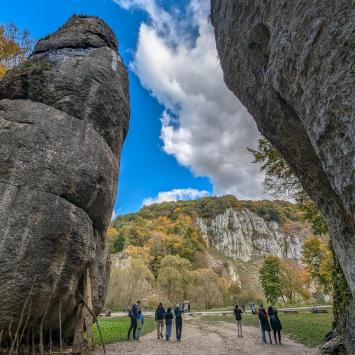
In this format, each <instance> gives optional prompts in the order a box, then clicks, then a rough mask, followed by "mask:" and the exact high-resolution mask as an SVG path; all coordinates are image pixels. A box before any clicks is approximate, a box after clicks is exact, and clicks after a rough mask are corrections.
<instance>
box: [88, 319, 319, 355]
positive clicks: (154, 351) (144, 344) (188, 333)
mask: <svg viewBox="0 0 355 355" xmlns="http://www.w3.org/2000/svg"><path fill="white" fill-rule="evenodd" d="M174 331H175V329H173V333H172V334H174ZM243 335H244V337H243V338H238V337H237V334H236V326H235V325H234V324H233V323H227V322H217V323H216V324H214V325H212V324H211V323H208V322H201V321H198V320H193V321H185V322H184V326H183V333H182V341H181V342H180V343H178V342H176V341H175V340H174V339H173V340H171V341H169V342H167V341H164V340H157V338H156V332H152V333H149V334H147V335H145V336H144V337H142V338H141V340H140V341H139V342H122V343H116V344H111V345H108V346H107V349H106V350H107V354H108V355H114V354H130V355H232V354H240V355H255V354H262V355H267V354H270V355H271V354H273V355H285V354H290V355H315V354H318V353H319V352H318V351H317V349H311V348H307V347H306V346H304V345H302V344H298V343H295V342H294V341H292V340H290V339H288V338H286V337H283V344H284V345H274V344H273V345H269V344H268V345H264V344H261V341H260V335H259V330H258V329H257V328H255V327H244V334H243ZM101 354H103V352H102V351H101V350H97V351H96V352H95V355H101Z"/></svg>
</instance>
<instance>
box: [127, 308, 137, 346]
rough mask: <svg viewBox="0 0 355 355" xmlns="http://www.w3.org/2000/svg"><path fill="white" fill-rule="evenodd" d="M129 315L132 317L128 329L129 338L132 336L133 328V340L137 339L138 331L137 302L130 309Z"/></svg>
mask: <svg viewBox="0 0 355 355" xmlns="http://www.w3.org/2000/svg"><path fill="white" fill-rule="evenodd" d="M128 316H129V317H130V318H131V324H130V326H129V329H128V335H127V340H130V338H131V331H132V330H133V340H135V339H136V331H137V318H138V306H137V304H136V303H135V304H133V305H132V306H131V307H130V308H129V309H128Z"/></svg>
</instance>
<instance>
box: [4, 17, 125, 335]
mask: <svg viewBox="0 0 355 355" xmlns="http://www.w3.org/2000/svg"><path fill="white" fill-rule="evenodd" d="M117 50H118V44H117V41H116V39H115V36H114V34H113V32H112V31H111V29H110V28H109V27H108V26H107V25H106V24H105V23H104V22H103V21H102V20H100V19H99V18H96V17H86V16H74V17H72V18H70V19H69V20H68V21H67V22H66V24H65V25H64V26H63V27H61V28H60V29H59V30H58V31H57V32H55V33H53V34H51V35H49V36H47V37H46V38H44V39H42V40H40V41H39V42H38V43H37V45H36V47H35V49H34V51H33V53H32V54H31V56H30V57H29V59H28V60H27V61H26V62H24V63H23V64H21V65H20V66H18V67H16V68H14V69H12V70H11V71H9V72H8V73H7V74H6V76H5V77H4V79H3V80H2V81H1V82H0V229H1V233H0V284H1V287H0V298H1V302H0V330H3V338H2V339H3V340H5V341H6V339H7V338H8V336H9V330H11V331H12V334H15V331H16V329H17V328H19V329H20V332H19V333H22V332H24V334H26V332H27V331H30V332H31V333H33V334H34V337H35V338H36V340H38V339H39V338H40V328H42V330H43V334H44V335H45V336H46V335H48V332H49V330H50V329H51V330H52V332H53V337H54V338H55V337H56V336H58V329H59V305H61V312H60V313H61V323H62V330H63V336H64V337H67V338H68V339H72V337H73V334H74V328H75V326H76V324H77V322H78V304H79V303H80V301H81V299H80V295H79V294H84V293H85V290H84V288H85V286H84V281H87V278H88V277H89V279H90V284H91V286H90V292H89V293H90V294H91V297H92V305H93V308H94V311H95V312H96V313H97V312H98V311H99V309H100V307H101V305H102V303H103V301H104V299H105V295H106V288H107V282H108V272H109V267H108V266H109V255H108V254H109V253H108V249H107V244H106V236H105V234H106V229H107V227H108V225H109V223H110V220H111V215H112V209H113V205H114V201H115V197H116V189H117V178H118V171H119V161H120V153H121V148H122V144H123V141H124V139H125V137H126V134H127V130H128V121H129V97H128V76H127V71H126V68H125V66H124V65H123V63H122V60H121V58H120V56H119V55H118V54H117ZM88 275H89V276H88ZM85 285H87V284H85ZM22 312H24V315H23V317H22V324H20V323H21V313H22ZM27 317H28V319H27ZM26 319H27V320H26ZM25 321H26V322H25ZM25 324H26V325H25ZM24 328H25V329H24Z"/></svg>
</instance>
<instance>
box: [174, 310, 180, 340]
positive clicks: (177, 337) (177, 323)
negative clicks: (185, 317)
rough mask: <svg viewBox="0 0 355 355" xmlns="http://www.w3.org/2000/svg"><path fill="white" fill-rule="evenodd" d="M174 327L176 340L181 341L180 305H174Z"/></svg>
mask: <svg viewBox="0 0 355 355" xmlns="http://www.w3.org/2000/svg"><path fill="white" fill-rule="evenodd" d="M174 313H175V327H176V340H177V341H181V332H182V311H181V308H180V305H178V304H177V305H176V307H175V310H174Z"/></svg>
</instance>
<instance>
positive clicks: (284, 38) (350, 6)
mask: <svg viewBox="0 0 355 355" xmlns="http://www.w3.org/2000/svg"><path fill="white" fill-rule="evenodd" d="M211 3H212V4H211V20H212V24H213V27H214V30H215V38H216V44H217V50H218V54H219V58H220V61H221V65H222V69H223V73H224V80H225V82H226V84H227V86H228V87H229V89H230V90H231V91H233V92H234V93H235V95H236V96H238V98H239V99H240V101H241V102H242V103H243V104H244V105H245V106H246V107H247V109H248V110H249V112H250V113H251V115H252V116H253V117H254V119H255V121H256V123H257V126H258V128H259V130H260V131H261V132H262V134H263V135H265V136H266V138H267V139H268V140H269V141H270V142H271V143H272V144H273V145H274V146H275V147H276V148H277V149H278V150H279V151H280V152H281V153H282V155H283V156H284V157H285V159H286V160H287V161H288V163H289V164H290V165H291V167H292V168H293V170H294V172H295V173H296V175H297V176H298V177H299V179H300V181H301V183H302V185H303V187H304V188H305V190H306V191H307V193H308V194H309V196H310V197H311V198H312V199H313V200H314V201H315V203H316V204H317V206H318V207H319V208H320V209H321V211H322V213H323V215H324V216H325V217H326V219H327V222H328V225H329V229H330V233H331V237H332V242H333V246H334V250H335V252H336V255H337V257H338V259H339V262H340V265H341V268H342V270H343V272H344V275H345V278H346V281H347V284H348V287H349V289H350V290H351V293H352V297H353V299H352V300H349V304H348V307H347V310H346V311H345V312H344V317H345V319H344V323H342V324H341V325H339V326H338V335H339V337H342V336H344V337H345V341H346V347H347V349H348V352H349V353H352V354H353V353H355V327H354V324H355V302H354V299H355V298H354V296H355V237H354V231H355V227H354V211H355V207H354V198H355V194H354V181H355V179H354V170H353V161H354V151H355V140H354V118H355V117H354V116H355V113H354V112H355V95H354V88H355V74H354V73H355V64H354V63H355V7H354V2H353V1H347V0H339V1H331V0H329V1H316V0H314V1H313V0H311V1H310V0H296V1H289V0H270V1H264V0H253V1H242V0H212V1H211ZM345 306H346V305H345ZM324 351H328V350H327V349H325V350H324Z"/></svg>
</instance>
